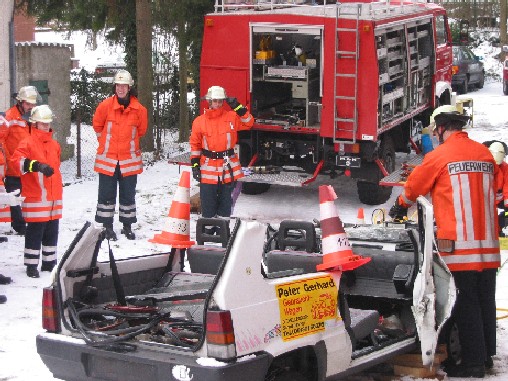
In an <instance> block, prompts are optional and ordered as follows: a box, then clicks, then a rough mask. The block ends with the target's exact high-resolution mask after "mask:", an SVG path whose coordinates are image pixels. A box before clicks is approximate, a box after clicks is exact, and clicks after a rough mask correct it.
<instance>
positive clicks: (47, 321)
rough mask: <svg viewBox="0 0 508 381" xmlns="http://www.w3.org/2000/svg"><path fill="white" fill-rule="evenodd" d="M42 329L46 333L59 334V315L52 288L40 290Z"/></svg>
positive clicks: (54, 292)
mask: <svg viewBox="0 0 508 381" xmlns="http://www.w3.org/2000/svg"><path fill="white" fill-rule="evenodd" d="M42 328H44V329H45V330H46V331H48V332H60V314H59V313H58V304H57V302H56V291H55V289H54V288H53V287H45V288H44V289H43V290H42Z"/></svg>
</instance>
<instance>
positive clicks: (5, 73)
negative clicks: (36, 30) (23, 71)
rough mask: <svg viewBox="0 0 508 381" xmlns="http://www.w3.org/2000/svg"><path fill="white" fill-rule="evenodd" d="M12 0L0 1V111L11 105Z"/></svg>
mask: <svg viewBox="0 0 508 381" xmlns="http://www.w3.org/2000/svg"><path fill="white" fill-rule="evenodd" d="M13 7H14V0H1V1H0V111H5V110H7V109H8V108H9V107H11V78H10V72H9V56H10V55H9V27H10V23H11V20H12V10H13Z"/></svg>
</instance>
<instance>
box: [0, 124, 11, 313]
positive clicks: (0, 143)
mask: <svg viewBox="0 0 508 381" xmlns="http://www.w3.org/2000/svg"><path fill="white" fill-rule="evenodd" d="M7 123H8V122H7V120H5V119H4V117H3V116H1V115H0V196H2V195H3V194H5V193H6V191H5V186H4V177H5V170H6V169H7V163H6V161H5V154H4V151H5V150H4V145H5V136H6V135H7ZM0 222H11V211H10V209H9V205H7V204H2V202H0ZM5 241H7V239H6V238H5V237H0V243H1V242H5ZM9 283H11V278H10V277H7V276H4V275H2V274H0V284H9ZM6 301H7V297H6V296H5V295H0V304H3V303H5V302H6Z"/></svg>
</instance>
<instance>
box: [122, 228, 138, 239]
mask: <svg viewBox="0 0 508 381" xmlns="http://www.w3.org/2000/svg"><path fill="white" fill-rule="evenodd" d="M121 233H122V234H124V235H125V236H126V237H127V239H130V240H131V241H132V240H134V239H136V234H134V232H133V231H132V229H131V225H130V224H123V229H122V231H121Z"/></svg>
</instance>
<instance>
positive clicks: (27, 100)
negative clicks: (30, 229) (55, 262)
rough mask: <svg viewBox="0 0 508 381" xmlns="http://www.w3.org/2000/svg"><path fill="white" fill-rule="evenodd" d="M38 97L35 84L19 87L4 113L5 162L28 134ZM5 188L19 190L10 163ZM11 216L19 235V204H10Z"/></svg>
mask: <svg viewBox="0 0 508 381" xmlns="http://www.w3.org/2000/svg"><path fill="white" fill-rule="evenodd" d="M39 98H40V96H39V93H38V91H37V89H36V88H35V86H24V87H21V88H20V89H19V91H18V94H17V95H16V100H17V102H16V104H15V105H14V106H12V107H11V108H10V109H9V110H7V112H6V113H5V119H7V120H8V121H9V131H8V133H7V136H6V138H5V144H6V154H7V162H9V161H10V157H11V156H12V154H13V153H14V151H15V150H16V148H18V144H19V142H20V141H22V140H23V139H25V138H27V137H28V136H29V135H30V129H29V127H28V117H29V115H30V111H31V110H32V109H33V108H34V107H35V105H36V104H37V100H38V99H39ZM5 188H6V190H7V192H14V191H20V190H21V179H20V177H19V173H18V171H17V168H12V166H10V165H9V166H7V173H6V177H5ZM11 216H12V222H11V226H12V228H13V229H14V230H15V231H16V233H18V234H20V235H23V234H25V230H26V224H25V220H24V219H23V216H22V214H21V208H20V207H19V206H11Z"/></svg>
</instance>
